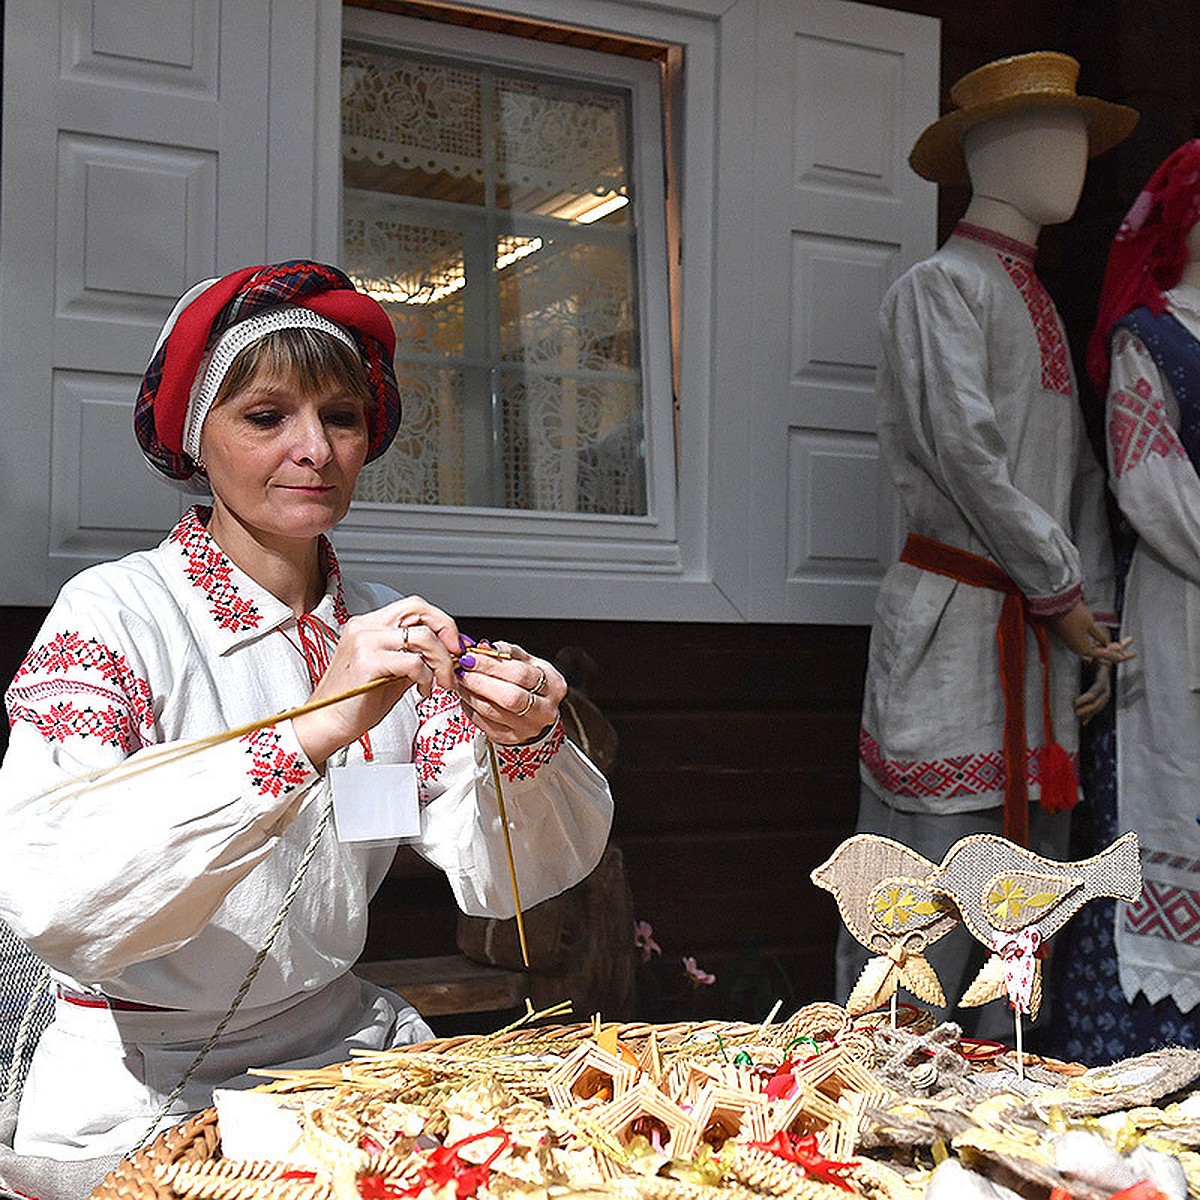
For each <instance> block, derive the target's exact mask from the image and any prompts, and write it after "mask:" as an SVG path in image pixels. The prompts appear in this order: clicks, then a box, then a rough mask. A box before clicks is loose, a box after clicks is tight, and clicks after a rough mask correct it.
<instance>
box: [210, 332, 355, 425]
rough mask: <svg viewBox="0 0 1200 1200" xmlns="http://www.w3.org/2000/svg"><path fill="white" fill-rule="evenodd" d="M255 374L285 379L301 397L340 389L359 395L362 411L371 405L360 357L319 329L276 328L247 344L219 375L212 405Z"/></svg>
mask: <svg viewBox="0 0 1200 1200" xmlns="http://www.w3.org/2000/svg"><path fill="white" fill-rule="evenodd" d="M259 375H266V376H272V377H274V378H289V377H290V378H291V379H294V380H295V382H296V386H297V387H298V388H299V389H300V390H301V391H302V392H305V393H311V392H317V391H320V390H322V389H323V388H332V387H338V388H343V389H344V390H345V391H347V392H348V393H349V394H350V395H352V396H361V397H362V399H363V400H365V401H366V404H367V407H368V408H369V407H370V406H371V405H372V404H373V403H374V402H375V392H374V391H373V390H372V388H371V385H370V383H369V382H368V380H367V374H366V371H365V370H364V369H363V364H362V358H361V357H360V356H359V355H358V354H356V353H355V352H354V351H353V350H351V349H350V347H349V346H347V345H346V344H345V343H344V342H341V341H339V340H338V339H337V338H335V337H334V336H333V335H332V334H329V333H325V332H323V331H322V330H320V329H277V330H275V331H274V332H272V333H268V334H266V335H264V336H263V337H260V338H258V339H257V341H254V342H251V344H250V345H249V346H247V347H246V348H245V349H244V350H242V351H241V352H240V353H239V354H238V356H237V357H236V358H235V359H234V360H233V363H232V364H231V365H230V367H229V370H228V371H226V372H225V378H224V379H222V380H221V386H220V387H219V388H218V389H217V394H216V396H215V398H214V399H213V405H214V406H216V405H217V404H220V403H221V401H222V400H225V399H227V398H228V397H229V396H232V395H234V394H236V393H237V392H240V391H241V390H242V389H243V388H245V387H247V386H248V385H249V384H250V383H251V381H252V380H254V379H256V378H258V377H259Z"/></svg>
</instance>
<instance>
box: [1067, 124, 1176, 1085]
mask: <svg viewBox="0 0 1200 1200" xmlns="http://www.w3.org/2000/svg"><path fill="white" fill-rule="evenodd" d="M1198 218H1200V141H1193V142H1188V143H1185V144H1184V145H1183V146H1181V147H1179V149H1177V150H1176V151H1175V152H1174V153H1173V154H1171V155H1170V156H1169V157H1168V158H1167V160H1166V161H1165V162H1164V163H1163V164H1162V165H1161V166H1160V167H1159V169H1158V170H1157V171H1156V172H1155V174H1154V176H1153V178H1152V179H1151V180H1150V182H1149V183H1148V184H1147V186H1146V188H1145V189H1144V190H1143V192H1142V193H1141V195H1140V196H1139V197H1138V199H1137V200H1136V201H1135V203H1134V205H1133V207H1132V208H1131V209H1130V212H1129V215H1128V216H1127V217H1126V218H1125V220H1124V221H1123V222H1122V224H1121V227H1120V229H1119V230H1118V233H1117V236H1116V238H1115V239H1114V241H1113V244H1112V249H1111V251H1110V255H1109V260H1108V267H1107V270H1106V272H1105V279H1104V286H1103V289H1102V292H1101V297H1100V305H1099V310H1100V316H1099V320H1098V322H1097V326H1096V329H1095V332H1094V334H1093V337H1092V341H1091V343H1090V345H1089V354H1088V371H1089V375H1090V376H1091V377H1092V381H1093V384H1094V388H1095V400H1096V402H1097V403H1099V402H1101V401H1103V402H1104V404H1105V421H1104V426H1105V430H1106V434H1107V442H1108V463H1109V486H1110V487H1111V489H1112V491H1113V494H1114V496H1115V497H1116V500H1117V504H1118V505H1119V507H1120V509H1121V513H1122V515H1123V517H1124V519H1125V521H1126V523H1127V525H1128V527H1129V529H1130V530H1131V532H1132V535H1133V536H1134V537H1135V538H1136V540H1135V541H1134V542H1133V544H1132V553H1131V554H1130V555H1129V556H1128V562H1129V565H1128V570H1127V572H1126V574H1125V588H1124V604H1123V611H1122V614H1121V627H1122V632H1123V633H1125V634H1132V636H1133V637H1134V639H1135V641H1136V643H1137V645H1138V647H1139V654H1138V657H1137V659H1136V660H1135V661H1133V662H1130V663H1127V664H1126V665H1125V666H1123V667H1122V668H1121V671H1120V675H1119V678H1118V680H1117V689H1116V789H1115V804H1114V803H1113V799H1112V795H1113V789H1112V787H1111V778H1108V779H1105V780H1104V782H1105V783H1106V784H1107V785H1108V786H1106V787H1104V788H1103V789H1097V790H1098V793H1099V797H1100V799H1101V800H1102V801H1106V803H1102V804H1101V806H1100V807H1099V808H1098V811H1097V813H1096V816H1095V817H1094V818H1093V824H1094V826H1095V831H1094V838H1095V840H1096V842H1097V843H1099V842H1100V841H1101V839H1102V838H1103V836H1104V834H1105V833H1107V832H1111V831H1112V829H1114V828H1120V829H1122V830H1126V829H1132V830H1134V831H1135V832H1136V833H1137V834H1138V838H1139V840H1140V842H1141V845H1142V871H1143V890H1142V896H1141V899H1140V900H1139V901H1138V902H1137V903H1136V904H1134V905H1132V906H1128V907H1126V906H1124V905H1119V906H1117V907H1116V910H1115V913H1114V910H1113V908H1112V907H1110V906H1107V905H1106V906H1104V908H1103V909H1098V910H1097V912H1095V913H1091V914H1088V918H1087V920H1085V921H1084V922H1082V923H1081V925H1080V928H1079V929H1077V930H1074V931H1073V936H1074V939H1075V941H1074V943H1073V946H1074V947H1077V949H1076V950H1075V952H1073V953H1072V955H1071V959H1072V962H1073V963H1077V964H1078V966H1077V968H1075V969H1073V970H1072V972H1071V975H1070V976H1066V975H1064V978H1063V987H1062V993H1063V998H1064V1001H1065V1002H1066V1004H1068V1005H1069V1007H1070V1009H1071V1011H1072V1012H1073V1013H1076V1014H1079V1016H1078V1017H1077V1018H1076V1019H1073V1020H1072V1022H1071V1028H1070V1030H1064V1034H1063V1045H1062V1047H1056V1049H1059V1050H1060V1051H1064V1052H1072V1053H1073V1052H1075V1051H1076V1050H1078V1051H1079V1052H1080V1053H1084V1054H1087V1055H1089V1056H1091V1057H1090V1058H1089V1061H1102V1060H1104V1059H1107V1058H1118V1057H1122V1056H1125V1055H1132V1054H1139V1053H1143V1052H1145V1051H1147V1050H1150V1049H1153V1048H1155V1047H1157V1046H1161V1045H1167V1044H1174V1043H1178V1044H1182V1045H1195V1044H1196V1043H1197V1041H1198V1040H1200V947H1197V946H1195V945H1193V944H1192V940H1191V939H1192V937H1193V928H1194V914H1195V912H1196V911H1197V910H1198V909H1200V884H1197V882H1196V879H1197V878H1198V876H1200V825H1197V809H1200V799H1198V794H1197V783H1196V781H1197V779H1200V475H1198V474H1197V472H1198V470H1200V224H1198V223H1197V220H1198ZM1107 765H1108V766H1109V769H1110V770H1111V760H1110V761H1109V763H1108V764H1107ZM1084 852H1085V853H1086V852H1087V848H1086V847H1084ZM1114 949H1115V963H1114V955H1113V950H1114Z"/></svg>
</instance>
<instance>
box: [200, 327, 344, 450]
mask: <svg viewBox="0 0 1200 1200" xmlns="http://www.w3.org/2000/svg"><path fill="white" fill-rule="evenodd" d="M280 329H319V330H321V331H322V332H323V333H328V334H330V335H332V336H333V337H335V338H337V339H338V341H340V342H344V343H345V344H346V345H347V346H349V347H350V349H351V350H353V351H354V353H355V354H358V352H359V350H358V346H357V345H355V342H354V339H353V338H352V337H351V336H350V335H349V334H348V333H347V332H346V331H345V330H344V329H343V328H342V327H341V326H340V325H338V324H336V323H335V322H333V321H331V320H329V318H328V317H323V316H321V314H320V313H316V312H313V310H312V309H311V308H300V307H298V306H296V305H290V304H289V305H286V306H284V307H281V308H273V309H271V310H269V311H268V312H264V313H259V314H258V315H257V316H253V317H247V318H246V320H244V321H239V322H238V323H237V324H236V325H231V326H230V327H229V328H228V329H227V330H225V332H224V333H223V334H221V336H220V337H219V338H217V340H216V343H215V344H214V345H213V346H212V347H211V348H210V349H209V350H208V351H207V352H206V354H205V356H204V362H203V363H202V364H201V366H200V370H199V371H198V372H197V374H196V382H195V383H194V384H193V385H192V391H191V395H190V396H189V398H188V406H187V416H186V417H185V418H184V423H183V449H184V450H185V451H186V453H188V454H190V455H191V457H192V460H193V461H195V462H199V460H200V431H201V430H202V429H203V427H204V418H205V417H207V416H208V413H209V410H210V409H211V408H212V406H213V401H214V400H215V399H216V398H217V392H218V390H219V389H220V387H221V381H222V380H223V379H224V378H225V376H226V374H227V373H228V371H229V368H230V367H231V366H233V360H234V359H235V358H237V356H238V355H239V354H240V353H241V352H242V351H243V350H245V348H246V347H247V346H250V345H253V344H254V343H255V342H257V341H258V340H259V339H260V338H264V337H266V336H267V334H269V333H275V332H276V331H277V330H280Z"/></svg>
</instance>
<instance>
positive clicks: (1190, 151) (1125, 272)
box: [1087, 138, 1200, 398]
mask: <svg viewBox="0 0 1200 1200" xmlns="http://www.w3.org/2000/svg"><path fill="white" fill-rule="evenodd" d="M1198 218H1200V138H1195V139H1193V140H1192V141H1190V142H1184V144H1183V145H1182V146H1180V147H1179V149H1178V150H1175V151H1173V152H1172V153H1171V154H1170V155H1168V157H1167V158H1166V159H1165V160H1164V161H1163V163H1162V164H1161V165H1160V166H1159V168H1158V170H1157V171H1155V172H1154V174H1153V175H1152V176H1151V177H1150V182H1149V183H1147V184H1146V186H1145V187H1144V188H1143V189H1142V191H1141V192H1140V193H1139V194H1138V198H1137V199H1136V200H1135V201H1134V202H1133V205H1132V207H1131V208H1130V209H1129V212H1127V213H1126V214H1125V219H1124V220H1123V221H1122V222H1121V227H1120V228H1119V229H1118V230H1117V233H1116V237H1114V238H1113V244H1112V248H1111V249H1110V250H1109V253H1108V266H1107V268H1106V269H1105V271H1104V283H1103V285H1102V286H1101V288H1100V305H1099V311H1098V313H1097V315H1096V325H1095V328H1094V329H1093V330H1092V336H1091V337H1090V338H1089V339H1088V347H1087V373H1088V378H1089V379H1090V380H1091V381H1092V386H1093V387H1094V388H1095V389H1096V394H1097V396H1099V397H1101V398H1103V397H1104V395H1105V394H1106V393H1107V391H1108V339H1109V337H1110V335H1111V334H1112V330H1113V326H1114V325H1115V324H1116V323H1117V322H1118V321H1119V320H1120V319H1121V318H1122V317H1124V316H1126V315H1127V314H1128V313H1131V312H1133V310H1134V309H1135V308H1148V309H1149V310H1150V311H1151V312H1152V313H1153V314H1154V315H1155V316H1159V315H1160V314H1161V313H1162V312H1163V310H1164V309H1165V308H1166V305H1167V301H1166V297H1165V296H1164V293H1165V292H1167V291H1169V290H1170V289H1171V288H1173V287H1174V286H1175V285H1176V284H1177V283H1178V282H1179V279H1180V276H1181V275H1182V274H1183V267H1184V264H1185V263H1186V262H1187V259H1188V248H1187V242H1186V239H1187V235H1188V231H1189V230H1190V229H1191V228H1192V226H1193V225H1195V223H1196V221H1197V219H1198Z"/></svg>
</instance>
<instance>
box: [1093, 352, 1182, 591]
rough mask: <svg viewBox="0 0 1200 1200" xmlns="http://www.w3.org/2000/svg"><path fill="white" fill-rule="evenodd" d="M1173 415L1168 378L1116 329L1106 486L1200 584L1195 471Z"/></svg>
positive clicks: (1142, 534)
mask: <svg viewBox="0 0 1200 1200" xmlns="http://www.w3.org/2000/svg"><path fill="white" fill-rule="evenodd" d="M1177 421H1178V408H1177V405H1176V403H1175V398H1174V394H1173V393H1172V391H1171V388H1170V384H1168V383H1167V382H1166V380H1164V379H1163V377H1162V374H1161V373H1160V371H1159V369H1158V366H1157V364H1156V363H1155V362H1154V359H1153V358H1152V357H1151V356H1150V354H1149V353H1148V351H1147V350H1146V348H1145V346H1143V344H1142V343H1141V341H1140V340H1139V339H1138V338H1137V337H1136V336H1135V335H1134V334H1133V333H1131V332H1130V331H1129V330H1126V329H1119V330H1118V331H1117V333H1116V335H1115V336H1114V338H1113V342H1112V366H1111V373H1110V377H1109V385H1108V402H1107V407H1106V428H1107V437H1108V462H1109V473H1110V477H1111V480H1112V488H1113V491H1114V493H1115V495H1116V497H1117V503H1118V504H1119V505H1120V506H1121V511H1122V512H1123V513H1124V514H1125V515H1126V517H1128V518H1129V521H1130V523H1131V524H1132V525H1133V527H1134V529H1135V530H1136V531H1137V534H1138V537H1139V538H1141V539H1142V540H1143V541H1145V542H1146V544H1147V545H1148V546H1150V547H1151V548H1152V549H1153V550H1154V551H1155V552H1156V553H1157V554H1159V555H1160V556H1161V557H1163V558H1164V559H1166V560H1167V562H1169V563H1170V564H1171V565H1172V566H1173V567H1174V568H1175V569H1176V570H1178V571H1180V572H1182V573H1183V574H1184V575H1186V576H1187V577H1188V578H1189V579H1190V580H1191V581H1192V582H1193V583H1197V584H1200V477H1197V475H1196V471H1195V468H1194V467H1193V466H1192V463H1191V460H1190V459H1189V458H1188V456H1187V452H1186V451H1185V450H1184V448H1183V445H1182V443H1181V442H1180V441H1179V437H1178V435H1177V434H1176V431H1175V425H1176V423H1177Z"/></svg>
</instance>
